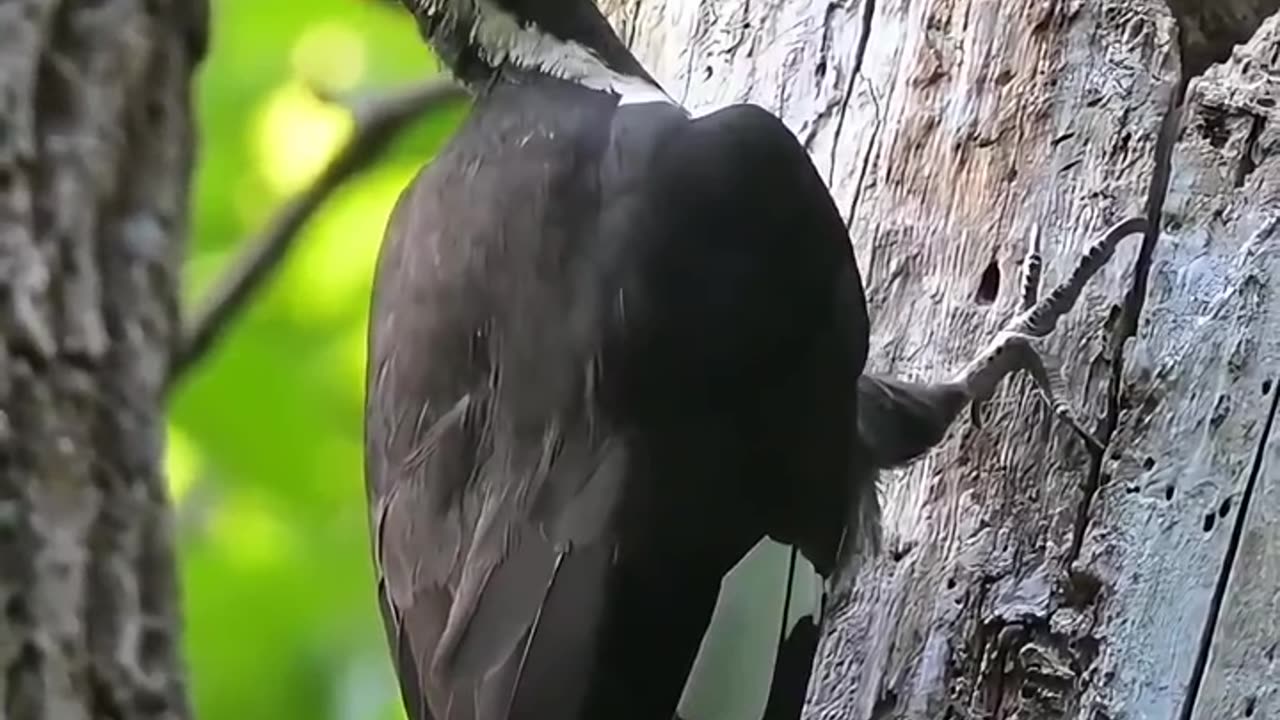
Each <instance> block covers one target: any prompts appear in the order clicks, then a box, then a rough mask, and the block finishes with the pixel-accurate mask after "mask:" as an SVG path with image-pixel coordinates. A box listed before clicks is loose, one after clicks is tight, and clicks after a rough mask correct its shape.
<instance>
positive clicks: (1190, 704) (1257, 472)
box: [1178, 376, 1280, 720]
mask: <svg viewBox="0 0 1280 720" xmlns="http://www.w3.org/2000/svg"><path fill="white" fill-rule="evenodd" d="M1278 413H1280V376H1276V378H1274V379H1273V381H1272V382H1271V409H1270V411H1269V412H1268V413H1267V417H1266V420H1265V421H1264V423H1263V426H1262V436H1261V437H1260V438H1259V439H1258V447H1257V450H1256V452H1255V453H1254V456H1253V464H1252V466H1251V467H1250V469H1249V477H1248V479H1247V480H1246V481H1245V485H1244V491H1243V492H1241V494H1240V508H1239V509H1238V510H1237V511H1236V521H1235V525H1234V526H1233V527H1232V528H1231V539H1230V540H1229V541H1228V542H1227V552H1226V554H1225V556H1224V557H1223V562H1222V570H1221V572H1219V574H1218V582H1217V584H1216V585H1215V586H1214V588H1213V600H1212V601H1211V602H1210V603H1209V617H1208V619H1207V620H1205V624H1204V628H1203V630H1202V632H1201V635H1200V648H1199V651H1198V652H1197V653H1196V664H1195V667H1194V668H1193V669H1192V671H1191V678H1190V679H1189V680H1188V681H1187V694H1186V697H1185V699H1184V700H1183V704H1182V710H1181V712H1180V713H1179V714H1178V717H1179V720H1191V717H1192V714H1193V713H1194V712H1195V709H1196V701H1197V700H1198V699H1199V697H1200V685H1201V680H1203V679H1204V674H1205V670H1206V669H1207V668H1208V665H1209V653H1210V651H1211V650H1212V648H1213V638H1214V636H1215V634H1216V633H1217V629H1218V616H1219V615H1220V614H1221V612H1222V604H1223V601H1224V600H1225V598H1226V595H1227V588H1228V586H1230V584H1231V575H1232V570H1233V568H1234V566H1235V561H1236V556H1237V555H1238V554H1239V552H1240V541H1241V539H1242V538H1243V537H1244V529H1245V525H1246V524H1247V523H1248V520H1249V508H1250V505H1251V504H1252V501H1253V493H1254V489H1255V488H1256V487H1257V485H1258V478H1259V477H1260V476H1261V475H1262V464H1263V461H1264V459H1265V458H1266V454H1267V443H1268V441H1269V439H1270V437H1271V431H1272V428H1274V427H1275V421H1276V416H1277V414H1278Z"/></svg>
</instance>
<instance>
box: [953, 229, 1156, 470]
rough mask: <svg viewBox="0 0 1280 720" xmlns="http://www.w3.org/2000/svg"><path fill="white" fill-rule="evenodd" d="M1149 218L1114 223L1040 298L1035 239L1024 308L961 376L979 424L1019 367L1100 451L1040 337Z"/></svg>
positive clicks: (1027, 265)
mask: <svg viewBox="0 0 1280 720" xmlns="http://www.w3.org/2000/svg"><path fill="white" fill-rule="evenodd" d="M1146 229H1147V222H1146V220H1145V219H1143V218H1132V219H1129V220H1125V221H1124V222H1121V223H1119V224H1117V225H1114V226H1113V227H1112V228H1111V229H1110V230H1108V231H1107V232H1106V233H1105V234H1104V235H1103V236H1102V237H1101V238H1100V239H1098V240H1096V241H1095V242H1094V243H1093V244H1091V245H1090V246H1089V248H1088V249H1087V250H1086V251H1085V253H1084V255H1083V256H1082V257H1081V258H1080V261H1079V262H1078V263H1077V264H1076V267H1075V268H1074V269H1073V270H1072V272H1071V274H1070V275H1069V276H1068V277H1067V279H1066V280H1064V281H1062V282H1061V283H1059V284H1058V285H1057V286H1056V287H1054V288H1053V290H1051V291H1050V292H1049V294H1048V295H1046V296H1044V297H1041V296H1040V270H1041V266H1042V258H1041V255H1040V244H1039V232H1036V233H1035V235H1034V236H1033V238H1032V242H1031V248H1030V250H1029V251H1028V253H1027V258H1026V260H1024V261H1023V268H1022V302H1021V305H1022V312H1020V313H1019V314H1018V315H1017V316H1016V317H1014V318H1013V319H1012V320H1010V321H1009V323H1008V324H1007V325H1005V327H1004V329H1003V330H1001V331H1000V332H999V333H997V334H996V337H995V339H994V340H993V341H992V342H991V343H990V344H989V345H988V346H987V347H986V349H984V350H983V351H982V352H981V353H979V354H978V356H977V357H976V358H975V359H974V360H973V362H971V363H970V364H969V365H968V367H966V368H965V369H964V370H963V371H962V372H961V374H960V376H959V377H958V378H957V379H956V382H957V383H959V384H960V385H961V386H962V387H963V388H964V389H965V391H966V392H967V393H968V395H969V397H970V402H971V404H970V408H969V416H970V419H971V420H972V421H973V423H974V426H975V427H982V406H983V405H984V404H985V402H986V401H987V400H988V399H990V397H991V396H992V395H993V394H994V393H995V390H996V386H997V385H998V384H999V383H1000V381H1002V380H1003V379H1004V378H1006V377H1008V376H1009V375H1012V374H1014V373H1015V372H1017V371H1019V370H1025V371H1027V373H1028V374H1030V375H1031V378H1032V380H1033V381H1034V382H1035V384H1036V388H1037V389H1038V390H1039V391H1040V395H1041V396H1042V397H1043V398H1044V400H1045V402H1047V403H1048V404H1049V406H1050V407H1051V408H1052V409H1053V412H1054V414H1055V415H1056V416H1057V417H1058V419H1059V420H1061V421H1062V422H1063V423H1065V424H1066V425H1067V426H1068V427H1070V428H1071V429H1072V431H1073V432H1075V434H1076V435H1078V436H1079V437H1080V439H1081V440H1083V441H1084V442H1085V444H1086V445H1088V446H1089V449H1090V451H1092V452H1094V453H1098V454H1100V453H1101V452H1102V450H1103V446H1102V443H1101V442H1100V441H1099V440H1098V439H1097V438H1096V437H1094V435H1093V434H1092V433H1090V432H1089V431H1088V430H1086V429H1085V428H1084V425H1083V424H1082V423H1081V422H1080V421H1079V420H1078V419H1077V417H1076V413H1075V412H1074V411H1073V410H1072V408H1071V405H1070V404H1069V403H1068V402H1067V400H1066V398H1067V391H1066V380H1065V378H1064V377H1063V374H1062V369H1061V368H1060V367H1059V365H1058V363H1057V362H1056V361H1055V360H1054V359H1053V356H1052V355H1051V354H1049V353H1046V352H1041V351H1040V350H1038V349H1037V348H1036V344H1038V342H1039V341H1041V340H1043V339H1044V338H1045V337H1047V336H1048V335H1049V334H1050V333H1052V332H1053V330H1054V329H1055V328H1056V327H1057V323H1058V319H1059V318H1060V317H1062V316H1063V315H1065V314H1067V313H1068V312H1070V311H1071V308H1072V307H1074V306H1075V303H1076V301H1077V300H1078V299H1079V298H1080V293H1081V291H1083V290H1084V286H1085V284H1086V283H1088V281H1089V279H1090V278H1092V277H1093V276H1094V275H1095V274H1097V272H1098V271H1099V270H1101V269H1102V268H1103V267H1104V266H1105V265H1106V264H1107V261H1108V260H1110V259H1111V255H1112V254H1113V253H1114V251H1115V248H1116V246H1117V245H1119V243H1120V241H1121V240H1123V239H1124V238H1126V237H1128V236H1130V235H1133V234H1137V233H1145V232H1146Z"/></svg>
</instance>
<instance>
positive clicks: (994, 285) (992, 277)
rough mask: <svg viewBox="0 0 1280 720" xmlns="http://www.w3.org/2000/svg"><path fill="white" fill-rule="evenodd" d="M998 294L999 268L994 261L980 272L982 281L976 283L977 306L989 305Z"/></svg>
mask: <svg viewBox="0 0 1280 720" xmlns="http://www.w3.org/2000/svg"><path fill="white" fill-rule="evenodd" d="M999 294H1000V266H999V265H997V264H996V261H995V260H992V261H991V264H990V265H987V269H986V270H983V271H982V280H980V281H979V282H978V297H977V300H978V304H979V305H990V304H991V303H993V302H995V301H996V295H999Z"/></svg>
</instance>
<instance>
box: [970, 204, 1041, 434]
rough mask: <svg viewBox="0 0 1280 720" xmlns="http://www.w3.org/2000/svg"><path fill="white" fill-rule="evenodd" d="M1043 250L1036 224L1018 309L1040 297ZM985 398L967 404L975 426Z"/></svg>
mask: <svg viewBox="0 0 1280 720" xmlns="http://www.w3.org/2000/svg"><path fill="white" fill-rule="evenodd" d="M1043 252H1044V250H1043V246H1042V243H1041V240H1040V225H1039V224H1036V226H1035V229H1034V231H1033V232H1032V234H1031V247H1029V248H1027V256H1026V258H1024V259H1023V261H1022V302H1021V303H1020V304H1019V306H1018V310H1020V311H1022V312H1026V311H1027V310H1030V309H1031V308H1032V307H1034V306H1035V304H1036V301H1037V300H1039V299H1040V278H1041V275H1042V271H1043V269H1044V255H1043ZM986 400H987V399H986V398H975V399H974V400H973V402H972V403H970V405H969V419H970V420H971V421H972V422H973V426H974V427H976V428H981V427H982V424H983V418H982V409H983V407H984V406H985V405H986Z"/></svg>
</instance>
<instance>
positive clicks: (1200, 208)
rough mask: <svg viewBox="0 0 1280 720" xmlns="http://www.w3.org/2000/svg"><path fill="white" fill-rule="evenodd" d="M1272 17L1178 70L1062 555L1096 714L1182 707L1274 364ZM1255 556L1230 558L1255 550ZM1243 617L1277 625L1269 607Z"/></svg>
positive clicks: (1279, 207) (1278, 41)
mask: <svg viewBox="0 0 1280 720" xmlns="http://www.w3.org/2000/svg"><path fill="white" fill-rule="evenodd" d="M1277 22H1280V21H1277V20H1275V19H1273V20H1271V21H1269V22H1268V24H1267V25H1266V26H1265V29H1264V30H1263V31H1262V32H1260V33H1259V34H1258V36H1257V37H1256V38H1255V39H1254V41H1253V43H1252V44H1251V45H1250V47H1249V49H1247V50H1246V51H1244V52H1243V53H1239V54H1238V55H1237V59H1236V60H1233V61H1232V62H1231V63H1230V64H1229V65H1227V66H1226V67H1218V68H1214V69H1212V70H1211V72H1210V73H1209V74H1207V75H1205V76H1203V77H1201V78H1198V79H1196V80H1195V81H1193V84H1192V85H1191V88H1190V91H1189V94H1188V98H1189V99H1188V103H1187V106H1186V110H1185V114H1184V117H1183V121H1182V130H1181V132H1180V134H1179V137H1178V142H1177V145H1176V146H1175V149H1174V153H1173V163H1172V172H1171V176H1170V183H1169V194H1168V197H1167V200H1166V203H1165V207H1164V227H1165V232H1164V233H1163V234H1162V236H1161V238H1160V244H1159V245H1158V246H1157V247H1156V251H1155V255H1154V260H1153V264H1152V267H1151V274H1150V286H1149V291H1148V293H1147V297H1146V302H1145V305H1144V307H1143V311H1142V318H1141V322H1140V324H1139V328H1138V334H1137V336H1136V337H1135V338H1134V339H1133V341H1132V343H1131V345H1130V348H1129V352H1128V353H1127V362H1126V367H1125V381H1124V389H1123V393H1122V395H1121V397H1120V402H1121V407H1122V413H1121V416H1120V426H1119V432H1118V433H1117V435H1116V437H1115V440H1114V442H1113V447H1114V448H1117V451H1118V453H1119V454H1120V457H1119V458H1118V459H1116V460H1113V461H1111V462H1109V463H1108V468H1107V470H1108V472H1109V474H1110V476H1111V477H1112V478H1113V479H1112V481H1111V482H1109V483H1107V484H1106V485H1104V486H1103V487H1102V488H1101V489H1100V490H1099V494H1098V497H1097V499H1096V501H1095V512H1094V513H1093V514H1092V517H1091V518H1090V525H1089V528H1088V533H1087V535H1086V538H1085V542H1084V546H1083V549H1082V552H1081V555H1080V559H1079V560H1078V562H1077V565H1076V567H1077V570H1078V571H1079V572H1081V573H1088V574H1089V575H1090V576H1092V577H1094V578H1095V579H1096V581H1097V583H1098V584H1099V587H1100V591H1099V593H1098V599H1097V602H1095V604H1094V611H1093V614H1092V617H1090V618H1089V619H1088V624H1089V625H1090V627H1091V632H1090V634H1091V636H1092V637H1093V638H1094V639H1095V641H1096V643H1097V645H1098V648H1099V655H1098V658H1097V660H1096V661H1095V663H1094V666H1093V668H1092V670H1091V673H1090V680H1091V684H1090V686H1089V688H1088V689H1087V691H1086V693H1085V701H1086V702H1087V703H1088V704H1090V705H1094V706H1097V707H1102V708H1106V709H1107V711H1108V712H1109V714H1110V715H1111V716H1112V717H1115V716H1117V715H1118V714H1120V713H1122V712H1123V713H1128V716H1129V717H1151V718H1165V717H1170V718H1173V717H1187V715H1186V714H1184V713H1188V712H1189V711H1190V709H1191V706H1192V704H1193V703H1194V702H1195V699H1196V688H1197V686H1198V685H1199V684H1200V678H1199V673H1200V671H1201V668H1200V666H1199V664H1201V663H1203V659H1202V658H1203V656H1204V651H1205V646H1204V643H1205V642H1207V641H1208V637H1209V633H1212V632H1213V631H1214V629H1215V628H1214V618H1215V613H1216V612H1217V608H1218V606H1219V604H1220V602H1221V599H1222V598H1221V591H1220V589H1219V583H1220V580H1221V578H1223V577H1224V574H1225V573H1227V572H1229V571H1230V563H1231V554H1232V553H1233V552H1234V551H1233V550H1232V536H1233V530H1234V529H1235V527H1236V526H1237V524H1238V523H1239V522H1240V519H1239V515H1240V513H1241V512H1242V506H1243V502H1244V495H1245V488H1246V486H1247V485H1248V484H1249V482H1250V480H1249V479H1250V476H1251V473H1252V471H1253V465H1254V459H1255V457H1256V455H1257V452H1258V446H1259V444H1260V443H1261V442H1262V434H1263V429H1264V426H1265V423H1266V419H1267V416H1268V414H1269V413H1270V412H1271V407H1272V402H1271V398H1270V397H1269V396H1265V395H1264V394H1263V393H1262V392H1261V388H1262V386H1263V384H1264V382H1267V381H1268V380H1269V379H1270V378H1274V377H1275V375H1276V374H1277V372H1278V371H1280V365H1278V364H1277V363H1278V362H1280V352H1278V349H1280V295H1277V294H1276V292H1275V287H1276V285H1275V284H1276V279H1277V278H1280V175H1278V174H1277V173H1276V169H1277V168H1280V144H1277V143H1276V138H1277V135H1276V131H1277V128H1276V127H1275V122H1276V120H1277V119H1280V118H1278V116H1277V113H1276V110H1275V107H1274V99H1275V98H1277V97H1280V73H1278V72H1277V70H1278V69H1280V68H1278V67H1277V65H1276V59H1275V54H1276V53H1278V52H1280V33H1277V29H1278V28H1280V25H1277ZM1267 98H1271V99H1272V100H1271V102H1272V103H1273V106H1272V107H1270V108H1268V107H1266V103H1267V102H1268V100H1267ZM1268 124H1270V125H1271V127H1270V129H1267V125H1268ZM1255 509H1256V508H1254V507H1250V508H1249V509H1248V510H1247V512H1248V513H1253V512H1254V511H1255ZM1258 550H1259V548H1258V547H1257V546H1256V545H1255V546H1254V547H1253V548H1252V549H1251V550H1248V551H1247V552H1246V553H1244V554H1242V555H1239V556H1238V557H1237V563H1246V564H1254V563H1257V562H1261V561H1263V557H1259V556H1257V552H1258ZM1271 552H1274V550H1272V551H1271ZM1236 580H1237V581H1241V582H1244V583H1245V584H1246V585H1249V584H1251V583H1253V582H1256V581H1257V580H1259V578H1253V579H1244V578H1236ZM1264 592H1266V593H1269V594H1271V595H1274V594H1275V593H1276V592H1277V588H1276V586H1275V585H1274V584H1273V585H1271V586H1270V587H1269V588H1267V589H1266V590H1265V591H1264ZM1246 593H1247V591H1246ZM1253 596H1254V597H1255V598H1257V597H1258V595H1257V593H1256V592H1255V593H1254V594H1253ZM1224 619H1226V618H1225V616H1224ZM1249 622H1250V623H1251V624H1252V625H1253V627H1254V628H1257V629H1259V630H1261V629H1262V628H1264V627H1266V626H1267V625H1268V624H1269V625H1270V626H1271V627H1272V628H1273V629H1274V628H1275V627H1276V624H1275V623H1276V619H1275V616H1274V615H1273V616H1271V617H1263V616H1255V617H1252V618H1250V619H1249ZM1218 629H1223V626H1222V625H1221V623H1219V624H1218ZM1274 639H1280V638H1274ZM1274 639H1273V640H1274ZM1218 644H1221V643H1218ZM1227 644H1234V643H1233V642H1228V643H1227ZM1236 652H1242V653H1246V652H1252V653H1255V654H1257V655H1259V656H1260V655H1261V654H1262V653H1263V652H1265V648H1262V649H1258V648H1257V647H1256V644H1255V647H1253V648H1248V649H1247V648H1245V647H1243V646H1236V647H1234V648H1232V650H1230V651H1229V652H1228V656H1231V655H1234V654H1235V653H1236ZM1225 670H1226V669H1225V668H1222V667H1219V668H1217V669H1215V670H1214V671H1213V672H1214V673H1215V674H1217V675H1218V678H1219V679H1213V680H1211V681H1210V685H1212V686H1218V685H1220V683H1221V674H1222V673H1223V672H1224V671H1225ZM1255 677H1256V676H1255ZM1211 704H1216V701H1215V703H1211ZM1218 709H1221V710H1227V709H1233V710H1234V712H1222V713H1219V712H1218V711H1217V710H1218ZM1243 709H1244V705H1243V703H1241V702H1238V701H1237V702H1235V703H1234V704H1231V703H1229V704H1227V705H1222V706H1219V707H1218V708H1217V709H1210V708H1208V707H1206V706H1203V705H1202V706H1201V707H1200V709H1199V710H1198V713H1200V715H1199V716H1200V717H1204V718H1206V719H1207V718H1227V717H1242V716H1241V715H1240V713H1241V712H1243ZM1206 711H1207V714H1204V713H1205V712H1206Z"/></svg>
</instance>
